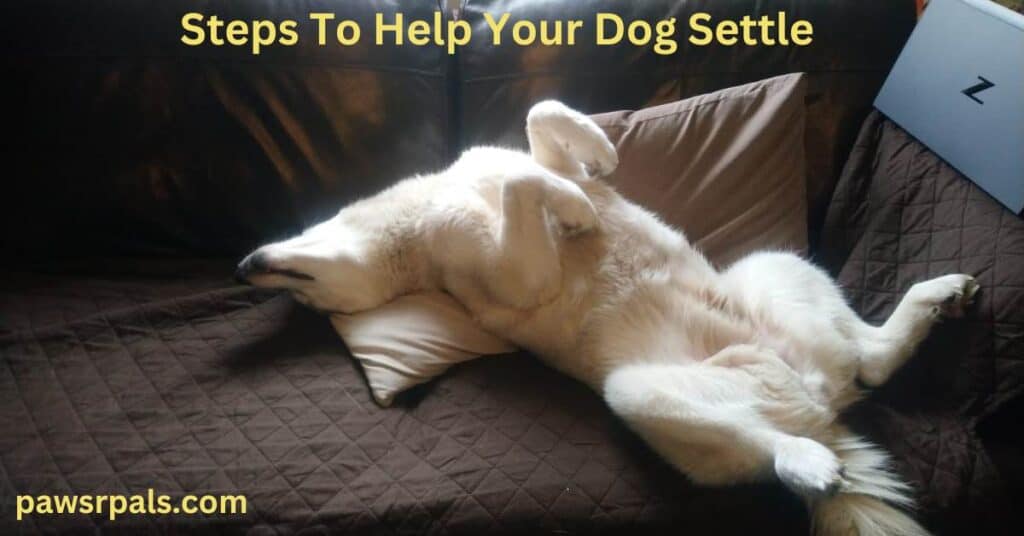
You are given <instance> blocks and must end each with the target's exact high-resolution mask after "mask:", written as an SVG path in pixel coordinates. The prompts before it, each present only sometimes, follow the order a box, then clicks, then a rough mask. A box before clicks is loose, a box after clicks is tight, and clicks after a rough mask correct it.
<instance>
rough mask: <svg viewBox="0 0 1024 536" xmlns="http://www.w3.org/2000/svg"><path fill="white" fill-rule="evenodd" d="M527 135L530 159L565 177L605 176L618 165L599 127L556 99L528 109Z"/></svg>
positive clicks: (615, 155)
mask: <svg viewBox="0 0 1024 536" xmlns="http://www.w3.org/2000/svg"><path fill="white" fill-rule="evenodd" d="M526 135H527V137H528V138H529V139H530V153H531V154H532V155H533V159H534V160H536V161H537V163H538V164H540V165H542V166H544V167H546V168H548V169H550V170H552V171H554V172H556V173H559V174H561V175H564V176H566V177H582V176H586V175H597V176H602V175H608V174H610V173H611V172H613V171H615V168H616V167H617V166H618V165H619V155H618V153H617V152H616V151H615V145H613V144H612V142H611V141H610V140H609V139H608V136H607V135H606V134H605V133H604V131H603V130H601V127H599V126H597V123H594V121H593V120H592V119H590V118H589V117H587V116H585V115H583V114H582V113H580V112H577V111H576V110H573V109H572V108H569V107H568V106H566V105H564V104H562V103H561V102H558V101H555V100H546V101H543V102H539V103H537V104H535V105H533V108H530V113H529V114H528V115H527V116H526Z"/></svg>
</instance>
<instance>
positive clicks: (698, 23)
mask: <svg viewBox="0 0 1024 536" xmlns="http://www.w3.org/2000/svg"><path fill="white" fill-rule="evenodd" d="M483 23H484V24H477V25H476V31H477V33H483V34H485V35H482V36H475V35H474V26H473V25H472V24H470V23H469V22H467V21H465V20H452V19H449V18H446V17H444V15H443V14H442V13H441V12H440V11H436V12H434V15H433V18H432V19H431V20H424V19H410V18H407V17H405V16H404V15H403V14H401V13H393V14H388V15H385V14H383V13H377V14H376V15H375V17H374V24H373V28H372V29H370V31H369V32H368V35H367V36H364V30H363V28H362V26H361V25H360V23H359V22H358V21H355V20H352V19H339V18H337V17H336V16H335V15H334V14H333V13H319V12H313V13H310V14H309V17H308V20H306V21H303V24H302V25H300V22H299V21H298V20H293V19H289V20H280V21H271V20H260V19H257V20H237V19H234V20H225V19H222V18H220V17H218V16H217V15H206V14H203V13H186V14H185V15H184V16H182V18H181V29H182V35H181V42H182V43H184V44H186V45H188V46H204V45H205V46H218V47H219V46H233V47H246V48H248V49H249V51H250V52H251V53H252V54H253V55H259V54H260V53H261V52H262V51H263V49H265V48H268V47H274V46H285V47H289V46H294V45H296V44H298V43H299V42H300V41H304V40H307V39H310V40H313V42H315V43H316V44H317V45H319V46H328V45H334V46H354V45H357V44H359V43H361V42H362V40H363V39H372V40H373V41H372V42H373V43H374V44H375V45H396V46H437V47H441V48H443V49H445V50H446V51H447V52H448V53H449V54H454V53H455V51H456V50H457V49H458V48H459V47H461V46H465V45H468V44H469V43H470V41H471V40H473V39H486V40H487V42H488V43H490V44H491V45H493V46H505V45H508V44H512V45H514V46H574V45H576V44H581V42H582V40H583V36H584V35H586V36H590V35H592V36H593V38H594V40H595V44H597V45H598V46H615V45H623V44H630V45H633V46H637V47H650V48H651V50H653V51H654V53H656V54H659V55H670V54H674V53H676V51H678V50H679V46H680V44H682V43H688V44H690V45H693V46H707V45H712V44H717V45H720V46H727V47H731V46H806V45H809V44H810V43H811V41H812V40H813V38H814V27H813V26H812V25H811V22H810V21H807V20H802V19H797V20H790V18H789V17H788V16H787V15H786V13H785V12H784V11H779V12H777V13H775V14H774V15H767V14H765V15H758V16H751V15H744V16H743V17H742V18H740V19H737V20H733V19H722V20H715V19H714V18H713V17H712V16H711V15H710V14H708V13H703V12H698V13H694V14H693V15H690V16H689V17H688V19H687V20H686V23H685V25H684V26H683V27H682V28H680V27H679V24H677V20H676V18H675V17H671V18H668V19H661V20H657V21H653V22H652V21H646V20H643V19H636V20H626V19H624V18H623V17H622V16H620V15H616V14H614V13H597V14H595V15H594V17H593V19H592V20H590V21H589V24H592V25H593V27H592V29H588V28H586V26H587V25H588V21H585V20H583V19H566V20H540V21H530V20H516V19H515V18H514V17H513V16H512V15H511V14H510V13H502V14H500V15H492V14H491V13H484V14H483ZM300 28H303V31H301V32H300ZM306 30H309V33H311V34H313V35H302V33H303V32H305V31H306ZM591 30H592V31H591ZM680 30H682V32H681V31H680ZM680 33H685V34H686V35H685V36H680V35H679V34H680Z"/></svg>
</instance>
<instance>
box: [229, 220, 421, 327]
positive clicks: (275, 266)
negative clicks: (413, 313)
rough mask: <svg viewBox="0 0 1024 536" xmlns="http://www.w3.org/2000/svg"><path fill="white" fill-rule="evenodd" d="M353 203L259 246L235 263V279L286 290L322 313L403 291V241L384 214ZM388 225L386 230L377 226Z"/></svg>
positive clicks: (364, 305) (358, 307)
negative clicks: (295, 233)
mask: <svg viewBox="0 0 1024 536" xmlns="http://www.w3.org/2000/svg"><path fill="white" fill-rule="evenodd" d="M366 204H367V203H366V202H365V201H364V202H359V203H356V204H354V205H350V206H349V207H346V208H344V209H342V210H341V212H339V213H338V214H337V215H336V216H335V217H333V218H331V219H329V220H327V221H325V222H323V223H320V224H318V225H314V226H313V227H310V228H309V229H307V230H306V231H304V232H303V233H302V234H300V235H298V236H296V237H293V238H290V239H288V240H283V241H281V242H274V243H271V244H267V245H265V246H262V247H260V248H258V249H256V251H253V252H252V253H250V254H249V255H247V256H246V257H245V258H244V259H242V261H241V262H240V263H239V264H238V268H237V269H236V271H235V279H236V280H237V281H239V282H241V283H246V284H250V285H253V286H256V287H262V288H276V289H284V290H288V291H289V292H291V293H292V295H293V296H294V297H295V299H296V300H297V301H298V302H300V303H302V304H303V305H307V306H309V307H312V308H314V309H317V310H320V311H324V312H339V313H353V312H357V311H362V310H366V309H371V308H373V307H377V306H378V305H381V304H383V303H386V302H388V301H390V300H391V299H393V298H394V297H395V296H397V295H398V294H400V293H402V292H405V291H407V290H408V289H406V288H404V287H405V286H408V284H409V283H408V279H409V274H408V269H409V268H410V267H406V266H401V265H400V263H401V262H403V259H404V258H405V255H403V248H404V247H406V246H405V244H403V243H402V240H400V238H401V237H400V236H399V235H400V228H399V229H398V231H397V232H396V227H395V225H396V222H394V221H386V220H389V218H388V215H387V214H381V213H380V212H377V213H371V212H374V211H372V210H367V209H368V208H369V207H367V206H366ZM385 225H390V226H391V227H389V228H388V229H383V228H382V227H383V226H385Z"/></svg>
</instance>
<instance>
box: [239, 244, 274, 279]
mask: <svg viewBox="0 0 1024 536" xmlns="http://www.w3.org/2000/svg"><path fill="white" fill-rule="evenodd" d="M269 272H270V264H269V263H268V262H267V255H266V254H265V253H264V252H262V251H260V250H256V251H253V252H252V253H250V254H249V255H247V256H246V257H245V258H244V259H242V262H240V263H238V267H237V268H235V282H237V283H240V284H243V285H248V284H250V283H249V276H250V275H252V274H255V273H259V274H265V273H269Z"/></svg>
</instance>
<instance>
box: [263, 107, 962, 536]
mask: <svg viewBox="0 0 1024 536" xmlns="http://www.w3.org/2000/svg"><path fill="white" fill-rule="evenodd" d="M527 122H528V126H527V132H528V135H529V138H530V144H531V153H532V154H525V153H522V152H517V151H511V150H505V149H498V148H489V147H484V148H477V149H472V150H470V151H467V152H466V153H465V154H464V155H463V156H462V157H461V158H460V159H459V160H458V161H457V162H456V163H455V164H454V165H452V166H451V167H450V168H449V169H447V170H445V171H442V172H440V173H437V174H433V175H426V176H421V177H415V178H411V179H408V180H406V181H403V182H400V183H398V184H397V185H395V186H393V187H392V188H390V189H388V190H386V191H384V192H382V193H381V194H378V195H377V196H375V197H372V198H370V199H366V200H363V201H360V202H358V203H355V204H353V205H350V206H348V207H346V208H344V209H343V210H342V211H341V212H340V213H339V214H338V215H337V216H336V217H335V218H333V219H332V220H329V221H328V222H325V223H323V224H321V225H319V226H316V227H314V228H312V229H310V230H309V231H307V232H306V233H304V234H303V235H301V236H299V237H296V238H294V239H292V240H289V241H285V242H281V243H278V244H271V245H268V246H265V247H264V248H261V249H260V250H258V252H257V253H261V254H263V255H264V256H265V258H267V259H271V262H270V265H271V269H270V270H268V271H267V272H265V273H262V274H252V275H251V276H250V280H251V281H252V282H253V283H254V284H257V285H260V286H270V287H279V288H287V289H289V290H290V291H292V292H293V293H294V294H295V295H296V297H297V298H298V299H299V300H300V301H302V302H303V303H306V304H309V305H311V306H313V307H316V308H319V309H322V310H329V311H341V312H354V311H358V310H362V309H367V308H371V307H375V306H377V305H380V304H382V303H384V302H386V301H389V300H391V299H392V298H394V297H395V296H397V295H399V294H404V293H411V292H416V291H419V290H425V289H441V290H444V291H447V292H449V293H450V294H452V295H453V296H454V297H455V298H456V299H457V300H459V301H460V302H462V304H463V305H465V306H466V307H467V308H468V309H469V310H470V311H471V312H472V313H473V315H474V316H475V318H476V319H477V321H478V322H479V323H480V324H481V325H482V326H484V327H485V328H486V329H488V330H490V331H492V332H493V333H497V334H501V335H502V336H503V337H505V338H506V339H508V340H509V341H511V342H513V343H514V344H516V345H518V346H520V347H523V348H527V349H529V350H532V351H533V352H534V353H535V354H537V355H538V356H539V357H540V358H541V359H543V360H544V361H545V362H546V363H548V364H549V365H551V366H552V367H555V368H557V369H559V370H561V371H564V372H565V373H567V374H569V375H571V376H572V377H574V378H576V379H578V380H580V381H583V382H585V383H587V384H589V385H590V386H591V387H592V388H593V389H595V390H596V391H598V392H599V393H601V394H602V395H603V396H604V398H605V400H606V401H607V403H608V405H609V406H610V407H611V409H612V410H613V411H615V413H616V414H617V415H619V416H620V417H621V418H622V419H624V420H625V421H626V422H627V423H628V424H629V425H630V426H631V427H632V428H633V429H634V430H635V431H636V432H637V433H638V434H640V435H641V436H642V437H643V438H645V439H646V440H647V441H648V442H649V443H650V444H651V446H652V447H653V448H655V449H656V450H657V451H658V452H659V453H660V454H661V455H662V456H664V457H665V459H666V460H668V461H669V462H670V463H672V464H673V465H674V466H676V467H678V468H679V469H680V470H681V471H683V472H684V473H686V474H687V475H689V476H690V477H691V478H692V479H694V480H695V481H697V482H701V483H707V484H729V483H733V482H740V481H748V480H756V479H762V478H777V479H779V480H780V481H781V482H782V483H783V484H785V485H786V486H787V487H789V488H790V489H792V490H794V491H795V492H797V493H799V494H800V495H801V496H803V497H805V498H806V500H807V501H808V503H809V504H810V505H811V506H812V508H813V509H814V515H813V519H814V527H815V530H816V531H817V532H819V533H822V534H840V533H841V534H846V533H850V532H856V533H859V534H861V535H874V534H908V535H910V534H924V533H925V531H924V529H922V528H921V527H920V526H919V525H917V524H916V523H915V522H914V521H913V520H911V519H910V518H909V517H907V516H906V515H905V514H903V513H901V512H900V511H899V510H897V509H894V508H892V507H891V506H889V504H894V505H896V506H900V507H907V506H909V505H911V499H910V498H909V495H908V488H907V487H906V486H905V485H904V484H901V483H900V482H899V481H898V480H897V479H896V477H895V476H893V475H892V474H890V473H889V472H887V470H886V469H885V463H884V462H885V457H884V455H883V454H881V453H880V452H879V451H878V450H876V449H875V448H874V447H871V446H870V445H868V444H867V443H865V442H863V441H862V440H860V439H857V438H855V437H854V436H852V435H850V434H849V433H848V432H847V431H846V430H845V429H844V428H842V427H841V426H840V425H839V424H837V422H836V418H837V415H838V414H839V412H841V411H842V410H843V409H844V408H845V407H847V406H848V405H849V404H850V403H852V402H853V401H854V400H856V399H857V397H858V396H859V389H858V388H857V383H856V382H857V380H860V381H862V382H863V383H865V384H868V385H873V386H874V385H880V384H882V383H884V382H885V381H886V380H887V379H888V378H889V376H890V375H891V374H892V373H893V372H894V371H895V370H896V369H897V368H898V367H899V366H900V365H902V364H903V363H904V362H905V361H906V360H907V359H908V358H909V357H910V355H911V354H912V353H913V351H914V349H915V347H916V345H917V344H918V343H919V342H920V341H921V340H922V338H923V337H924V336H925V334H926V333H927V332H928V329H929V328H930V327H931V325H932V324H933V323H934V322H935V321H936V320H937V319H938V318H939V317H940V316H941V315H942V314H953V315H957V314H961V313H962V310H963V308H964V307H965V306H966V305H967V304H968V303H969V301H970V299H971V297H972V296H973V294H974V292H975V291H976V290H977V284H976V283H975V282H974V279H973V278H972V277H970V276H967V275H949V276H945V277H941V278H938V279H933V280H931V281H926V282H923V283H918V284H917V285H914V287H912V288H911V290H910V291H909V292H908V293H907V295H906V296H905V297H904V298H903V300H902V301H901V302H900V304H899V306H898V307H897V308H896V310H895V312H894V313H893V315H892V316H891V317H890V318H889V320H888V321H887V322H886V323H885V324H884V325H883V326H880V327H875V326H871V325H868V324H866V323H865V322H864V321H862V320H861V319H860V318H859V317H858V316H857V315H856V314H855V313H854V312H853V311H852V310H851V309H850V308H849V307H848V306H847V304H846V302H845V301H844V300H843V297H842V295H841V293H840V291H839V289H838V288H837V287H836V285H835V283H834V282H833V281H832V280H831V279H830V278H829V277H828V276H827V275H826V274H825V273H824V272H822V271H821V270H819V269H818V268H816V267H814V266H813V265H811V264H810V263H808V262H807V261H805V260H804V259H801V258H800V257H798V256H796V255H792V254H789V253H781V252H759V253H754V254H751V255H750V256H748V257H746V258H744V259H742V260H740V261H739V262H737V263H735V264H734V265H732V266H730V267H728V268H727V269H725V270H723V271H719V270H717V269H716V268H715V267H713V266H712V265H711V264H710V263H708V262H707V261H706V260H705V259H704V257H703V256H702V255H701V254H700V253H699V252H698V251H697V250H695V249H694V248H693V247H691V246H690V244H689V243H688V242H687V240H686V238H685V237H684V236H683V235H682V234H681V233H680V232H678V231H677V230H674V229H671V228H669V227H668V226H666V225H664V224H663V223H662V222H661V221H659V220H658V218H657V217H655V216H654V215H653V214H651V213H649V212H647V211H646V210H644V209H643V208H640V207H638V206H636V205H634V204H631V203H629V202H628V201H626V200H625V199H623V198H622V197H621V196H619V195H618V194H617V193H616V192H615V191H614V190H613V189H612V188H611V187H609V186H608V185H606V184H604V183H602V182H601V181H600V180H598V179H596V178H595V177H592V176H590V175H589V173H595V174H598V175H600V174H606V173H608V172H610V171H612V170H613V169H614V168H615V166H616V165H617V162H618V159H617V155H616V154H615V149H614V147H613V146H612V144H611V143H610V142H609V141H608V139H607V138H606V137H605V135H604V134H603V133H602V131H601V130H600V129H599V128H598V127H597V126H596V125H595V124H594V123H593V122H592V121H590V120H589V119H588V118H587V117H586V116H584V115H582V114H580V113H578V112H576V111H574V110H571V109H569V108H567V107H565V106H564V105H562V104H560V103H557V102H554V101H547V102H543V103H540V104H538V105H536V106H535V107H534V108H533V109H532V110H531V112H530V115H529V117H528V121H527ZM708 210H714V207H708ZM280 270H291V271H293V272H298V273H302V274H307V275H309V276H312V277H314V278H315V279H314V280H312V281H307V280H303V279H296V278H294V277H289V276H286V275H282V274H280V272H279V271H280Z"/></svg>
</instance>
